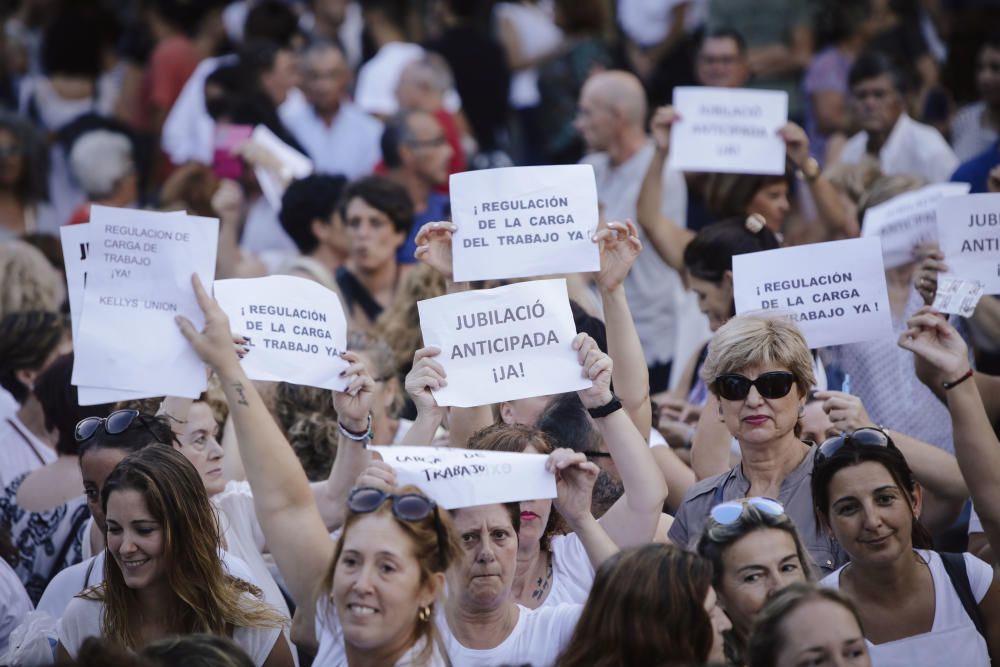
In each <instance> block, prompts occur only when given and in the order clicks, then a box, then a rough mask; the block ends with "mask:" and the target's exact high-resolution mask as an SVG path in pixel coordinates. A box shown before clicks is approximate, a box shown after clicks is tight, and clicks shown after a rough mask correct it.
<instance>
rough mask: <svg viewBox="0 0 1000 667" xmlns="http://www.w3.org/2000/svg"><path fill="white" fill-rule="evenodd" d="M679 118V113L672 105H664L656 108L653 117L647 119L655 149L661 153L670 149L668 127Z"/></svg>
mask: <svg viewBox="0 0 1000 667" xmlns="http://www.w3.org/2000/svg"><path fill="white" fill-rule="evenodd" d="M679 120H682V119H681V115H680V114H679V113H677V112H676V111H674V108H673V107H672V106H665V107H660V108H659V109H657V110H656V113H654V114H653V119H652V120H651V121H649V133H650V134H652V135H653V141H654V142H655V143H656V149H657V150H659V151H660V152H661V153H666V152H668V151H669V150H670V127H671V126H672V125H673V124H674V123H676V122H677V121H679Z"/></svg>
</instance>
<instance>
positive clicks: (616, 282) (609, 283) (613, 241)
mask: <svg viewBox="0 0 1000 667" xmlns="http://www.w3.org/2000/svg"><path fill="white" fill-rule="evenodd" d="M594 243H596V244H597V247H598V251H599V252H600V254H601V270H600V271H599V272H598V273H597V286H598V287H600V288H601V291H603V292H613V291H615V290H616V289H618V288H619V287H621V285H622V283H623V282H625V276H627V275H628V272H629V269H631V268H632V264H633V263H634V262H635V258H636V257H638V256H639V253H640V252H641V251H642V241H640V240H639V232H638V231H637V230H636V227H635V224H634V223H633V222H632V221H631V220H626V221H625V222H624V223H621V222H609V223H608V226H607V227H606V228H604V229H600V230H598V232H597V233H596V234H594Z"/></svg>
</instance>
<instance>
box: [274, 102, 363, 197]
mask: <svg viewBox="0 0 1000 667" xmlns="http://www.w3.org/2000/svg"><path fill="white" fill-rule="evenodd" d="M285 125H286V126H287V128H288V130H289V131H290V132H291V133H292V134H293V135H295V138H296V139H297V140H298V142H299V144H300V145H301V146H302V147H303V148H304V149H305V150H306V152H307V153H309V157H310V158H312V161H313V165H314V166H315V169H316V172H317V173H320V174H343V175H344V176H346V177H347V178H348V180H354V179H355V178H358V177H360V176H367V175H368V174H370V173H372V171H373V170H374V169H375V165H377V164H378V163H379V160H381V159H382V144H381V141H382V123H381V122H380V121H379V120H378V119H377V118H375V117H374V116H370V115H368V114H367V113H365V112H364V111H362V110H361V109H360V108H359V107H358V106H357V105H355V104H353V103H351V102H347V101H344V102H341V104H340V109H339V110H338V111H337V115H336V116H334V117H333V122H332V123H330V125H329V126H327V124H326V123H324V122H323V119H321V118H320V117H319V116H317V115H316V111H315V110H314V109H313V108H312V107H311V106H306V107H303V108H301V109H299V110H298V111H297V112H295V113H294V114H288V115H286V116H285Z"/></svg>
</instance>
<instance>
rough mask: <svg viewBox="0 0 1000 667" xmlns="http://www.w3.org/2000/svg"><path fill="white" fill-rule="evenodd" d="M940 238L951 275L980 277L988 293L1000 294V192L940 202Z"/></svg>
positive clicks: (938, 222)
mask: <svg viewBox="0 0 1000 667" xmlns="http://www.w3.org/2000/svg"><path fill="white" fill-rule="evenodd" d="M937 224H938V239H939V243H940V245H941V252H943V253H944V261H945V263H946V264H947V265H948V269H949V270H948V271H947V272H946V273H943V274H941V275H942V276H947V277H949V278H961V279H964V280H978V281H979V282H981V283H982V284H983V293H984V294H1000V194H995V193H990V194H975V195H966V196H964V197H952V198H949V199H943V200H941V201H940V202H938V210H937Z"/></svg>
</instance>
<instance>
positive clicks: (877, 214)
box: [861, 183, 971, 269]
mask: <svg viewBox="0 0 1000 667" xmlns="http://www.w3.org/2000/svg"><path fill="white" fill-rule="evenodd" d="M970 187H971V186H970V185H969V184H968V183H935V184H934V185H928V186H926V187H923V188H920V189H919V190H914V191H913V192H906V193H904V194H901V195H899V196H898V197H893V198H892V199H890V200H889V201H887V202H885V203H883V204H879V205H878V206H872V207H871V208H870V209H868V210H867V211H865V220H864V224H863V225H862V226H861V236H878V237H879V238H881V239H882V259H883V261H884V262H885V268H887V269H894V268H896V267H897V266H902V265H903V264H906V263H907V262H912V261H914V260H915V259H916V257H915V256H914V250H916V248H917V246H920V245H923V244H924V243H929V242H935V241H937V237H938V236H937V203H938V202H939V201H941V200H942V199H944V198H946V197H958V196H961V195H964V194H967V193H968V192H969V188H970Z"/></svg>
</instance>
